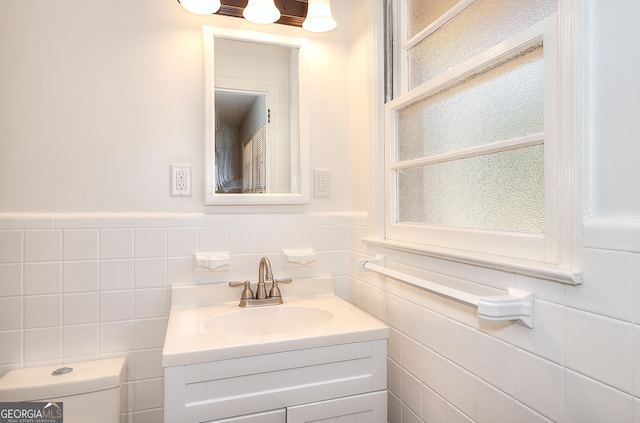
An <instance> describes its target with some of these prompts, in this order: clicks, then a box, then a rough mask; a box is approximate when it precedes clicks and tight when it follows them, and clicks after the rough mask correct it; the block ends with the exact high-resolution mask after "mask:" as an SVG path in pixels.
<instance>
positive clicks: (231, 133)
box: [215, 89, 271, 194]
mask: <svg viewBox="0 0 640 423" xmlns="http://www.w3.org/2000/svg"><path fill="white" fill-rule="evenodd" d="M215 104H216V108H215V113H216V115H215V131H216V134H215V142H216V156H215V162H216V193H218V194H222V193H227V194H229V193H247V192H248V193H265V192H269V191H268V189H269V188H271V187H270V184H268V183H267V178H266V169H267V167H268V156H267V151H266V150H267V143H268V137H267V124H268V119H267V115H268V114H269V110H268V108H267V95H266V94H265V93H251V92H243V91H226V90H219V89H216V92H215Z"/></svg>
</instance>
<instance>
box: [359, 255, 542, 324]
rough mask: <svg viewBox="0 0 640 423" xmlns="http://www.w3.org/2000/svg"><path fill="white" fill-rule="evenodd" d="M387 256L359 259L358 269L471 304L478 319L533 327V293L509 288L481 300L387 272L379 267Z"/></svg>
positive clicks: (415, 278) (393, 272)
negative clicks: (503, 292) (506, 321)
mask: <svg viewBox="0 0 640 423" xmlns="http://www.w3.org/2000/svg"><path fill="white" fill-rule="evenodd" d="M382 263H384V257H377V258H376V259H369V260H367V259H360V260H358V266H359V268H360V270H361V271H367V270H368V271H372V272H375V273H379V274H381V275H385V276H388V277H390V278H392V279H396V280H399V281H401V282H406V283H408V284H410V285H413V286H417V287H419V288H422V289H425V290H427V291H429V292H433V293H434V294H438V295H441V296H443V297H445V298H448V299H450V300H453V301H457V302H459V303H462V304H466V305H470V306H472V307H475V308H477V309H478V316H479V317H480V318H482V319H485V320H496V321H502V320H513V321H516V323H519V324H522V325H523V326H526V327H528V328H533V303H534V299H535V295H534V293H533V292H528V291H522V290H519V289H515V288H507V295H498V296H490V297H479V296H477V295H473V294H469V293H468V292H464V291H461V290H459V289H454V288H450V287H448V286H444V285H440V284H437V283H434V282H429V281H427V280H424V279H420V278H417V277H415V276H411V275H408V274H406V273H402V272H398V271H397V270H392V269H388V268H386V267H384V266H381V265H380V264H382Z"/></svg>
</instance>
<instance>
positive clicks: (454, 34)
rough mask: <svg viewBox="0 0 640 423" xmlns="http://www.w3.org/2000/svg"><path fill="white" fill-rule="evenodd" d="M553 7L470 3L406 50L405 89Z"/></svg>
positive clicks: (521, 0)
mask: <svg viewBox="0 0 640 423" xmlns="http://www.w3.org/2000/svg"><path fill="white" fill-rule="evenodd" d="M556 10H557V1H556V0H477V1H475V2H473V3H472V4H471V5H470V6H468V7H467V8H466V9H465V10H463V11H462V12H461V13H460V14H458V15H457V16H456V17H455V18H453V19H452V20H451V21H450V22H448V23H447V24H446V25H444V26H442V27H441V28H439V29H438V30H437V31H435V32H434V33H432V34H431V35H429V36H428V37H427V38H425V39H424V40H423V41H421V42H420V43H418V44H417V45H416V46H415V47H413V48H412V49H411V50H409V52H408V69H409V81H408V85H409V89H412V88H415V87H417V86H418V85H420V84H422V83H424V82H426V81H428V80H429V79H431V78H433V77H435V76H437V75H440V74H442V73H444V72H445V71H446V70H447V69H449V68H450V67H452V66H456V65H458V64H460V63H463V62H464V61H466V60H468V59H470V58H472V57H473V56H475V55H477V54H479V53H482V52H483V51H485V50H487V49H489V48H491V47H493V46H494V45H496V44H498V43H500V42H502V41H504V40H506V39H507V38H509V37H511V36H513V35H515V34H517V33H519V32H521V31H523V30H525V29H527V28H528V27H530V26H531V25H533V24H535V23H537V22H539V21H541V20H542V19H544V18H545V17H547V16H550V15H551V14H553V13H554V12H556ZM442 52H446V54H443V53H442Z"/></svg>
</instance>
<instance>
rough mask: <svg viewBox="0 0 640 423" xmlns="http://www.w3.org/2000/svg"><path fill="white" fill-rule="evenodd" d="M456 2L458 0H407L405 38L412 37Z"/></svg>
mask: <svg viewBox="0 0 640 423" xmlns="http://www.w3.org/2000/svg"><path fill="white" fill-rule="evenodd" d="M456 3H458V0H407V27H408V33H407V38H408V39H411V38H412V37H414V36H415V35H416V34H417V33H418V32H420V31H422V30H423V29H425V28H426V27H427V26H429V25H430V24H431V23H432V22H433V21H435V20H436V19H438V18H439V17H440V16H441V15H442V14H443V13H444V12H446V11H447V10H449V9H451V8H452V7H453V6H455V5H456Z"/></svg>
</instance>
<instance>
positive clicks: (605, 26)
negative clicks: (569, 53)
mask: <svg viewBox="0 0 640 423" xmlns="http://www.w3.org/2000/svg"><path fill="white" fill-rule="evenodd" d="M588 5H589V22H590V28H589V31H588V33H587V34H586V35H587V39H588V42H589V45H590V53H591V55H590V56H589V57H588V61H587V63H586V64H585V65H586V66H587V68H588V69H589V71H590V72H589V73H590V78H589V80H588V85H589V88H590V89H591V96H592V97H591V98H590V99H589V103H588V110H589V112H590V113H591V115H590V119H589V123H590V129H591V131H590V132H591V133H590V137H589V140H588V142H589V143H590V145H591V149H590V151H589V156H588V159H589V160H590V165H591V166H592V168H591V172H590V173H589V174H588V175H587V180H588V182H590V184H591V189H590V192H588V193H587V195H590V196H591V201H590V209H589V210H588V211H589V213H590V214H591V215H592V216H611V217H628V216H640V184H638V179H639V177H640V165H639V161H638V160H639V158H640V142H639V135H638V116H639V112H638V109H639V107H638V99H640V82H639V79H638V70H639V69H640V51H639V50H638V48H637V46H636V41H637V39H638V25H637V23H638V21H640V4H638V2H636V1H633V0H621V1H615V2H603V1H594V2H588Z"/></svg>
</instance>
